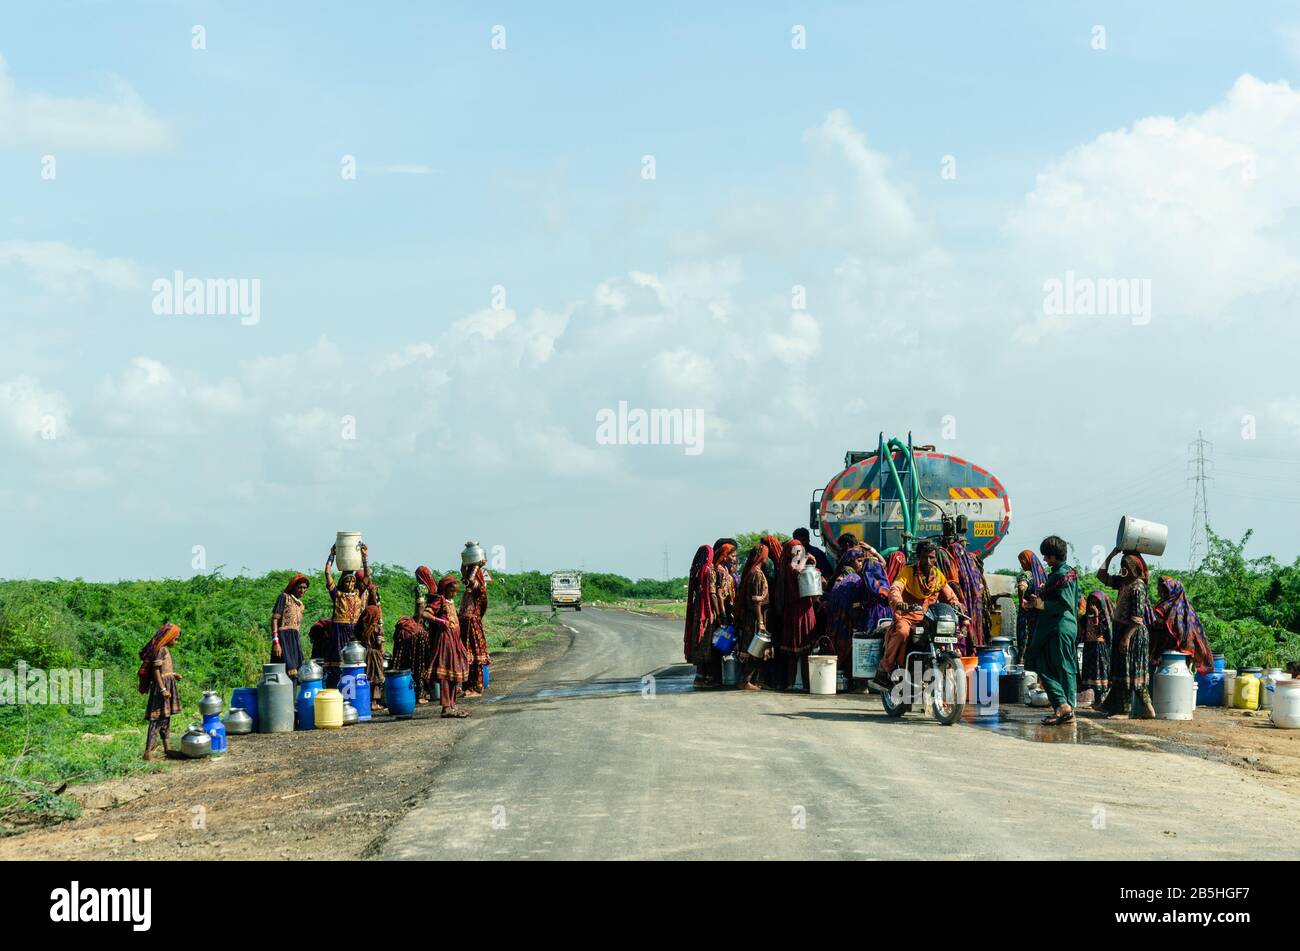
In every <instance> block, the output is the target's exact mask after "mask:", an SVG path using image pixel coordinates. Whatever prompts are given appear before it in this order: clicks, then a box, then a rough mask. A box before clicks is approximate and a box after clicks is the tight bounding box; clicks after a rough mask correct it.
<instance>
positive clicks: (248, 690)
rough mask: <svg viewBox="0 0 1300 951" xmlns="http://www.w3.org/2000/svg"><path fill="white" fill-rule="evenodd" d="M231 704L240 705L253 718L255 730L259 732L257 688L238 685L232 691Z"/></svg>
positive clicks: (233, 705) (232, 705)
mask: <svg viewBox="0 0 1300 951" xmlns="http://www.w3.org/2000/svg"><path fill="white" fill-rule="evenodd" d="M230 706H231V708H232V709H233V708H234V707H239V709H241V710H243V711H244V712H245V713H247V714H248V715H249V716H250V717H251V718H252V720H253V732H254V733H256V732H257V688H256V687H236V688H235V689H234V690H232V691H231V692H230Z"/></svg>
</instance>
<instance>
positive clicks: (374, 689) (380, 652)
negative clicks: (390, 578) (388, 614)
mask: <svg viewBox="0 0 1300 951" xmlns="http://www.w3.org/2000/svg"><path fill="white" fill-rule="evenodd" d="M357 631H358V637H357V640H359V641H361V643H362V645H363V646H364V647H365V649H366V679H367V680H369V681H370V709H371V710H372V711H374V710H379V709H380V706H381V705H380V703H379V694H380V691H381V690H382V689H383V686H384V680H385V679H386V675H385V673H384V612H383V610H382V609H381V608H380V607H379V605H377V604H368V605H366V609H365V610H364V611H362V612H361V623H360V624H358V625H357Z"/></svg>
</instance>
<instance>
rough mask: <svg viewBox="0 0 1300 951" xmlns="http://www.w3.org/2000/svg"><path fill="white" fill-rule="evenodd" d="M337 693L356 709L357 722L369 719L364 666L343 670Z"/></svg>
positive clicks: (367, 685) (366, 679)
mask: <svg viewBox="0 0 1300 951" xmlns="http://www.w3.org/2000/svg"><path fill="white" fill-rule="evenodd" d="M484 670H486V668H484ZM339 691H340V692H341V693H342V694H343V699H344V700H345V701H346V702H348V703H350V704H352V706H353V707H355V708H356V711H357V720H369V719H370V678H369V677H367V676H366V665H365V664H359V665H357V664H354V665H350V666H346V667H344V668H343V676H342V677H340V678H339Z"/></svg>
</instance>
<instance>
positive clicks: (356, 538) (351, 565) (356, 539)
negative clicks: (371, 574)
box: [334, 532, 361, 571]
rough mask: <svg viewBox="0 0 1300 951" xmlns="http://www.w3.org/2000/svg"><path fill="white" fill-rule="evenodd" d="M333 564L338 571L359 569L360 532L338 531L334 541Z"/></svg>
mask: <svg viewBox="0 0 1300 951" xmlns="http://www.w3.org/2000/svg"><path fill="white" fill-rule="evenodd" d="M334 564H336V565H338V566H339V571H360V570H361V533H360V532H339V533H338V537H337V538H336V539H335V541H334Z"/></svg>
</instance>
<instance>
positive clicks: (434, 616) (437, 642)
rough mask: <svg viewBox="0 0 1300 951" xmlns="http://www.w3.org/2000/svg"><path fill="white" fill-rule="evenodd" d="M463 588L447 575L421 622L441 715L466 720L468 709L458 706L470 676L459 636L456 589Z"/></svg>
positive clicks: (427, 674)
mask: <svg viewBox="0 0 1300 951" xmlns="http://www.w3.org/2000/svg"><path fill="white" fill-rule="evenodd" d="M459 585H460V581H459V579H457V577H456V576H455V575H447V576H446V577H445V578H443V579H442V581H441V582H440V583H439V585H438V594H437V595H436V596H435V597H434V599H433V600H431V601H430V602H429V604H428V606H427V607H425V609H424V613H423V614H422V615H421V620H422V621H423V622H424V626H425V628H426V629H427V630H428V631H429V636H430V638H431V641H432V649H431V650H430V654H429V663H428V667H427V669H426V670H425V672H424V677H425V679H426V680H427V681H428V682H429V683H436V684H437V685H438V703H439V705H440V706H441V707H442V715H443V716H444V717H448V718H455V719H458V720H460V719H464V718H465V717H467V716H469V712H468V711H467V710H462V709H460V708H459V707H457V706H456V699H457V695H458V694H460V693H461V685H462V684H463V683H465V680H466V678H468V677H469V668H470V663H469V654H468V652H466V650H465V644H464V642H463V641H462V640H461V636H460V617H459V615H458V614H457V613H456V588H457V587H458V586H459Z"/></svg>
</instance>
